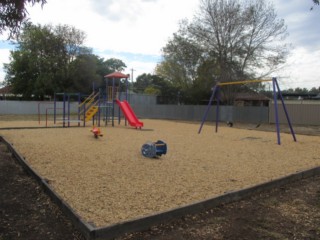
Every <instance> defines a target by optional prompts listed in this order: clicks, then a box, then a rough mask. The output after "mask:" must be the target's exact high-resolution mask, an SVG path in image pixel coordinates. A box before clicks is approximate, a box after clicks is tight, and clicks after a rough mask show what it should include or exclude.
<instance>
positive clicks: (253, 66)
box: [160, 0, 288, 103]
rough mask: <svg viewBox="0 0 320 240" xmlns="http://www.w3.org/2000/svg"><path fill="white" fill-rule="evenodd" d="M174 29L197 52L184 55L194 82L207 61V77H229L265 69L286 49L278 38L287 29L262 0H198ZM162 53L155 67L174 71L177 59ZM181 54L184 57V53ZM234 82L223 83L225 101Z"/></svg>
mask: <svg viewBox="0 0 320 240" xmlns="http://www.w3.org/2000/svg"><path fill="white" fill-rule="evenodd" d="M180 32H182V33H183V35H182V34H180V36H181V35H182V36H183V39H186V40H187V42H189V43H192V44H193V45H194V49H198V50H199V51H197V53H199V52H200V53H201V57H197V56H196V55H191V56H190V57H191V58H192V61H193V66H194V67H195V68H196V69H197V70H198V71H197V76H196V78H194V80H197V81H198V83H197V84H198V85H199V84H200V85H201V82H200V81H201V79H204V77H203V74H202V73H201V71H200V70H201V66H202V65H203V66H205V65H206V64H207V63H210V62H211V63H212V64H213V65H212V68H213V69H214V70H212V71H210V73H211V75H208V78H211V79H212V83H214V81H216V80H218V81H220V82H229V81H236V80H240V79H248V78H257V77H260V76H261V75H267V74H270V73H272V72H273V71H275V70H276V69H277V68H278V67H279V66H280V65H281V64H282V63H283V62H284V61H285V58H286V56H287V53H288V46H287V45H286V44H284V43H283V40H284V39H285V37H286V35H287V31H286V26H285V24H284V21H283V20H282V19H278V18H277V15H276V13H275V10H274V8H273V6H272V5H270V4H267V3H266V2H265V1H263V0H262V1H258V0H253V1H249V2H248V1H244V0H230V1H224V0H202V1H201V5H200V8H199V12H198V14H197V15H196V17H195V18H194V19H193V20H192V21H191V22H190V23H188V22H185V23H184V24H183V25H182V26H180ZM184 42H186V41H184ZM169 44H170V42H169ZM169 44H168V45H169ZM177 53H181V51H176V50H174V51H172V52H170V55H171V56H175V55H177ZM182 54H184V52H182ZM164 56H165V57H164V62H163V63H161V65H162V66H161V67H162V68H164V67H165V68H168V69H166V72H170V70H171V72H172V73H176V72H178V71H177V70H179V68H177V67H176V66H181V65H179V62H178V61H177V60H176V59H175V58H174V57H171V58H169V57H167V56H166V55H164ZM184 56H185V59H188V55H184ZM168 59H169V60H171V61H173V62H170V61H168ZM202 69H207V68H206V67H203V68H202ZM160 70H161V71H162V69H161V68H160ZM260 72H262V74H261V73H260ZM160 73H161V72H160ZM201 75H202V77H200V78H199V76H201ZM173 76H174V75H173ZM174 77H175V76H174ZM175 80H177V79H175ZM235 88H239V86H234V87H224V89H223V90H224V91H225V94H224V95H225V96H227V100H228V102H229V103H231V102H232V101H233V97H232V93H234V92H235V91H237V89H235Z"/></svg>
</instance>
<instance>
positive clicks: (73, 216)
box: [0, 136, 94, 239]
mask: <svg viewBox="0 0 320 240" xmlns="http://www.w3.org/2000/svg"><path fill="white" fill-rule="evenodd" d="M0 141H3V142H4V143H5V144H6V145H7V147H8V149H9V151H10V152H11V153H12V155H13V156H14V157H15V159H16V160H17V162H18V163H19V164H20V165H21V166H22V168H23V169H24V170H25V171H26V172H27V173H28V174H29V175H30V176H31V177H33V178H34V179H35V180H36V181H37V182H38V183H39V184H40V186H41V187H42V188H43V189H44V191H45V193H46V194H47V195H48V196H49V197H50V199H51V200H52V201H53V202H54V203H55V204H57V206H58V207H59V208H60V209H61V210H62V211H63V213H65V214H66V215H67V217H68V218H69V219H70V220H71V221H72V223H73V224H74V225H75V226H76V228H77V229H78V230H79V231H80V232H81V233H82V234H83V235H84V236H85V237H86V238H87V239H90V238H91V236H90V233H91V232H92V230H93V229H94V228H93V227H92V226H91V225H89V224H88V223H86V222H84V221H83V220H82V219H81V217H80V216H79V215H78V214H77V213H76V212H74V211H73V209H72V208H71V207H70V205H69V204H68V203H67V202H65V201H64V200H63V199H62V198H61V197H60V196H59V195H58V194H57V193H56V192H55V191H54V190H53V189H52V188H51V186H50V185H49V184H48V183H47V181H46V180H45V179H44V178H42V177H41V176H40V175H39V174H38V173H37V172H36V171H35V170H34V169H33V168H32V167H31V166H29V165H28V163H27V162H26V161H25V160H24V157H23V156H22V155H21V154H20V153H19V152H18V151H17V150H16V149H15V148H14V147H13V145H12V144H10V143H9V142H8V141H7V140H6V139H5V138H4V137H2V136H0Z"/></svg>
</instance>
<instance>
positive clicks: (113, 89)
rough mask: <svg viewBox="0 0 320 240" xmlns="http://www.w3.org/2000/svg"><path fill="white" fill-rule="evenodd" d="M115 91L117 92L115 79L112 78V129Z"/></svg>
mask: <svg viewBox="0 0 320 240" xmlns="http://www.w3.org/2000/svg"><path fill="white" fill-rule="evenodd" d="M114 91H115V84H114V78H112V127H114V101H115V99H114V95H115V94H114Z"/></svg>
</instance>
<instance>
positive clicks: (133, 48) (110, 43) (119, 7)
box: [0, 0, 320, 88]
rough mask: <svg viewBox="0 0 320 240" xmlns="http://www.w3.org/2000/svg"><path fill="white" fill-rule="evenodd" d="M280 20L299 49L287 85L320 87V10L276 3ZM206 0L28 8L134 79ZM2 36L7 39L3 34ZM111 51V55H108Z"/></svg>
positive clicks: (89, 0)
mask: <svg viewBox="0 0 320 240" xmlns="http://www.w3.org/2000/svg"><path fill="white" fill-rule="evenodd" d="M273 1H274V7H275V10H276V12H278V17H279V18H283V19H284V20H285V22H286V25H287V26H288V32H289V37H288V39H287V41H288V42H289V43H292V44H293V45H294V47H295V49H293V50H292V54H291V56H290V57H289V59H288V62H287V64H286V65H287V68H286V69H285V70H283V71H281V72H279V73H278V75H279V76H288V77H289V78H283V80H281V81H282V82H283V84H284V85H285V86H286V88H287V87H296V86H297V84H302V85H306V86H310V87H312V86H319V85H320V83H319V81H318V79H319V78H318V76H320V67H319V64H317V62H318V61H319V51H320V41H318V39H319V38H320V31H319V27H318V22H319V18H320V7H315V9H314V10H313V11H310V7H311V6H312V1H301V0H292V1H282V0H273ZM199 3H200V0H187V1H185V0H130V1H128V0H68V1H65V0H55V1H48V3H47V4H45V5H44V6H43V9H42V8H41V6H40V5H39V4H36V5H35V6H33V7H29V8H28V12H29V18H30V20H31V21H32V22H33V23H39V24H53V25H57V24H68V25H72V26H74V27H76V28H77V29H80V30H82V31H84V32H85V33H86V34H87V41H86V42H85V44H86V45H87V46H88V47H90V48H93V49H94V53H95V54H97V55H99V56H100V57H104V58H106V59H107V58H111V57H115V58H119V59H121V60H123V61H124V62H125V63H126V65H127V66H128V69H126V71H127V72H128V73H129V72H130V69H135V71H134V76H135V77H136V76H138V75H140V74H142V73H152V72H153V70H154V67H155V66H156V64H157V61H158V59H160V54H161V48H162V47H164V46H165V44H166V43H167V41H168V39H169V38H170V37H171V36H172V34H173V33H174V32H176V31H177V30H178V27H179V25H178V24H179V21H181V20H182V19H184V18H189V19H191V18H192V17H193V15H195V14H196V12H197V10H198V5H199ZM1 38H3V37H2V36H1ZM0 49H1V43H0ZM1 51H2V52H1V57H0V61H1V62H0V64H1V65H0V81H1V79H3V78H4V73H3V70H2V69H1V67H2V62H3V61H8V56H9V50H4V49H2V50H1ZM105 52H107V54H105Z"/></svg>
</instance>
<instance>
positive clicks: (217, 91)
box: [198, 78, 297, 145]
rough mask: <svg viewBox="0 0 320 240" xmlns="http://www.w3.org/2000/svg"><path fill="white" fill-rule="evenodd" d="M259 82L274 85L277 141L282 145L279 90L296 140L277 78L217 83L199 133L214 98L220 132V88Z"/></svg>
mask: <svg viewBox="0 0 320 240" xmlns="http://www.w3.org/2000/svg"><path fill="white" fill-rule="evenodd" d="M258 82H272V86H273V101H274V109H275V122H276V132H277V143H278V145H281V139H280V127H279V114H278V99H277V92H278V95H279V97H280V100H281V103H282V107H283V110H284V112H285V115H286V118H287V122H288V125H289V127H290V132H291V135H292V137H293V140H294V141H295V142H296V141H297V139H296V136H295V133H294V131H293V127H292V124H291V121H290V117H289V114H288V111H287V108H286V105H285V103H284V100H283V97H282V94H281V90H280V87H279V84H278V81H277V79H276V78H272V79H271V80H245V81H235V82H223V83H217V84H216V85H215V86H214V87H213V89H212V94H211V97H210V100H209V103H208V106H207V108H206V111H205V114H204V116H203V118H202V121H201V125H200V128H199V131H198V134H200V133H201V130H202V127H203V124H204V122H205V121H206V119H207V116H208V113H209V110H210V107H211V105H212V102H213V100H214V99H216V100H217V105H216V132H218V125H219V120H220V119H219V105H220V100H221V99H220V88H221V87H223V86H226V85H236V84H248V83H258Z"/></svg>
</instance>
